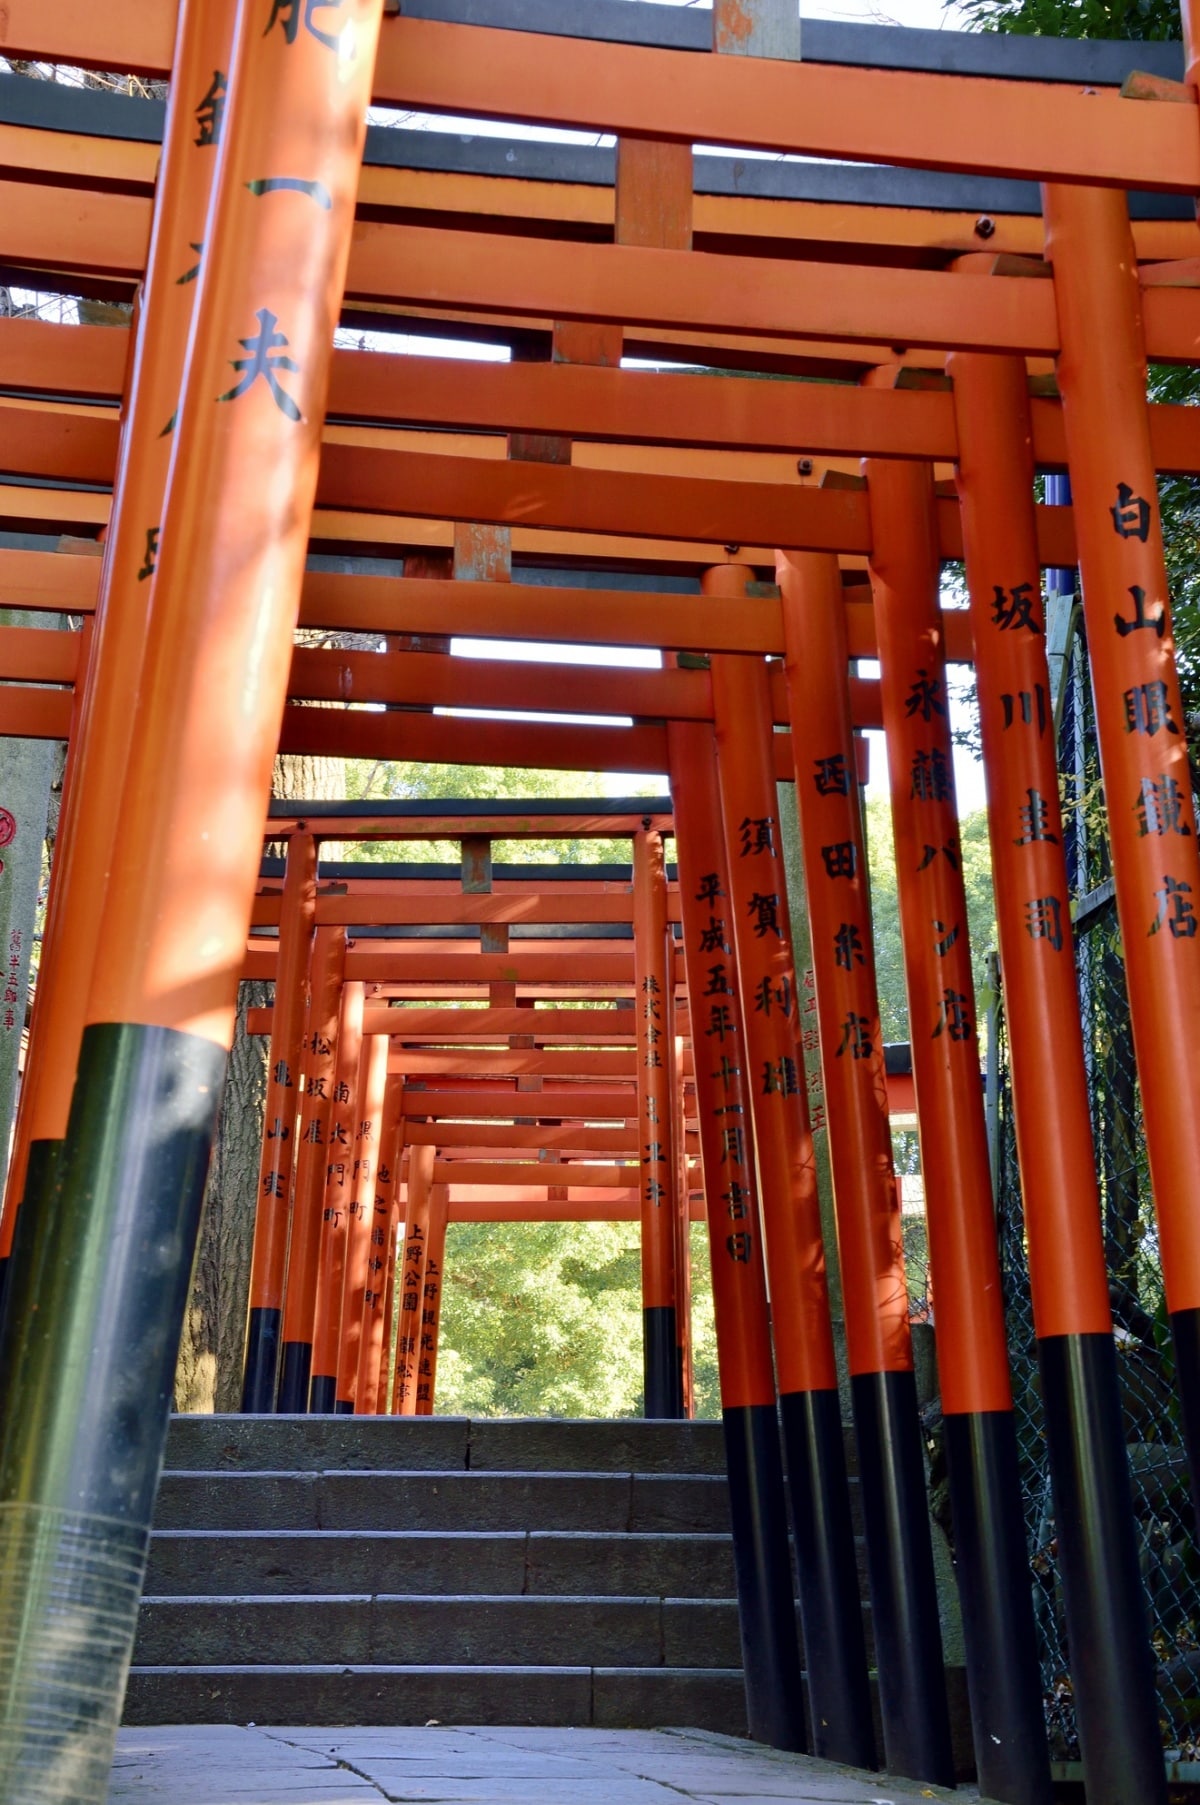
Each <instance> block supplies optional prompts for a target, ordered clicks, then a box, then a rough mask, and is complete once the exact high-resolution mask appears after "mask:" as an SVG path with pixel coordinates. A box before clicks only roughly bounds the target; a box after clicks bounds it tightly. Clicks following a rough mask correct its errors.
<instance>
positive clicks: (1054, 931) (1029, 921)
mask: <svg viewBox="0 0 1200 1805" xmlns="http://www.w3.org/2000/svg"><path fill="white" fill-rule="evenodd" d="M1025 932H1026V933H1027V934H1028V935H1029V938H1030V939H1031V940H1045V941H1047V942H1048V943H1049V945H1050V946H1052V947H1053V949H1054V951H1055V952H1056V953H1061V951H1062V944H1063V931H1062V903H1061V901H1060V900H1059V898H1058V897H1057V896H1033V897H1031V898H1030V899H1029V901H1028V902H1027V903H1026V904H1025Z"/></svg>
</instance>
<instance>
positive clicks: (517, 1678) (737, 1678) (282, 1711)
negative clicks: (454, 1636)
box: [125, 1665, 746, 1736]
mask: <svg viewBox="0 0 1200 1805" xmlns="http://www.w3.org/2000/svg"><path fill="white" fill-rule="evenodd" d="M125 1722H126V1723H127V1724H188V1723H240V1724H245V1723H253V1724H295V1723H303V1724H307V1725H310V1726H316V1725H326V1724H364V1725H365V1724H384V1725H393V1726H400V1725H404V1724H428V1723H431V1722H435V1723H439V1724H480V1725H483V1724H509V1725H525V1724H544V1725H562V1724H571V1725H581V1726H582V1725H595V1726H597V1727H604V1728H609V1729H613V1728H625V1729H647V1728H652V1727H654V1726H655V1725H659V1724H689V1725H694V1726H703V1727H704V1728H705V1729H707V1730H714V1731H717V1732H720V1733H724V1734H726V1735H731V1736H744V1735H745V1734H746V1702H745V1693H744V1691H743V1688H742V1675H741V1671H740V1669H738V1668H729V1669H722V1668H700V1669H696V1668H670V1667H659V1668H647V1667H595V1668H592V1667H577V1666H572V1667H553V1666H539V1667H514V1666H491V1667H461V1666H438V1667H420V1666H407V1667H399V1666H385V1667H381V1666H371V1665H350V1666H337V1665H325V1666H321V1667H305V1666H215V1667H199V1666H196V1667H183V1666H149V1667H146V1666H137V1667H134V1668H133V1669H132V1670H131V1672H130V1675H129V1686H128V1690H127V1692H126V1695H125Z"/></svg>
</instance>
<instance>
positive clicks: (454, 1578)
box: [146, 1529, 733, 1598]
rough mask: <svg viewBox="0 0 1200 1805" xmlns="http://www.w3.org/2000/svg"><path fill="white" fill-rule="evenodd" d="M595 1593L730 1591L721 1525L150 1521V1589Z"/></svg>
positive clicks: (182, 1592) (727, 1545)
mask: <svg viewBox="0 0 1200 1805" xmlns="http://www.w3.org/2000/svg"><path fill="white" fill-rule="evenodd" d="M198 1584H203V1586H204V1587H205V1589H206V1590H207V1591H210V1592H223V1593H229V1594H233V1593H240V1594H254V1595H258V1596H263V1595H266V1594H291V1595H293V1596H295V1595H303V1594H308V1593H326V1594H328V1593H361V1592H363V1591H364V1590H366V1589H368V1588H369V1589H371V1590H372V1591H375V1592H392V1593H402V1592H407V1593H413V1592H417V1591H421V1592H425V1593H428V1594H429V1595H431V1596H442V1595H445V1594H448V1593H456V1592H466V1591H468V1590H470V1591H471V1592H474V1593H477V1594H484V1593H495V1594H509V1595H519V1594H522V1593H524V1594H550V1595H555V1594H562V1593H575V1594H582V1593H587V1594H598V1595H613V1594H616V1595H622V1596H625V1597H630V1598H662V1597H678V1598H682V1597H690V1598H728V1597H730V1596H731V1594H732V1592H733V1553H732V1544H731V1542H730V1539H729V1537H728V1536H727V1535H713V1534H692V1535H680V1534H672V1533H662V1534H659V1533H646V1532H643V1531H638V1530H633V1531H629V1530H623V1531H619V1532H616V1533H611V1534H609V1533H602V1534H594V1533H589V1532H588V1531H584V1530H531V1531H526V1530H523V1529H510V1530H497V1531H493V1532H490V1533H488V1532H482V1531H476V1530H408V1529H399V1530H375V1531H373V1532H372V1533H371V1534H370V1535H369V1536H364V1535H363V1533H362V1532H361V1531H360V1530H349V1529H319V1530H304V1529H293V1530H286V1529H285V1530H280V1529H213V1530H180V1529H167V1530H156V1531H155V1533H154V1536H153V1537H152V1539H151V1543H150V1565H149V1571H148V1573H147V1576H146V1591H147V1593H152V1594H156V1595H158V1596H170V1597H185V1596H187V1595H189V1594H192V1593H194V1592H195V1591H196V1589H197V1585H198Z"/></svg>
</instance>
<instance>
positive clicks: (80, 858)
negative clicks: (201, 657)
mask: <svg viewBox="0 0 1200 1805" xmlns="http://www.w3.org/2000/svg"><path fill="white" fill-rule="evenodd" d="M235 12H236V8H235V6H234V4H233V0H224V3H223V4H222V3H219V0H214V3H213V4H211V5H205V6H202V5H200V4H199V3H198V0H192V4H190V5H188V6H183V7H181V8H180V11H179V17H178V23H177V28H176V41H175V54H174V58H173V62H172V67H173V69H174V72H175V79H174V90H173V91H174V92H175V93H177V97H178V98H177V104H176V105H174V106H171V107H169V108H168V114H167V123H166V131H165V135H164V139H163V155H162V163H161V166H160V170H159V176H158V181H157V184H156V189H155V203H154V212H153V217H152V221H151V229H150V244H149V248H148V251H147V255H146V276H145V281H144V282H143V284H142V289H141V293H140V297H139V304H138V307H137V310H136V319H135V322H134V330H133V332H132V334H131V338H130V350H131V360H130V364H129V369H128V374H127V377H126V389H125V396H124V406H123V408H122V431H121V441H120V451H119V454H118V470H117V480H116V486H115V492H114V496H113V505H112V513H111V516H110V519H109V524H108V531H107V536H106V539H105V545H104V561H103V563H102V564H101V567H100V583H99V589H98V593H97V597H96V613H95V625H94V632H93V636H92V639H91V642H90V648H89V649H88V651H87V656H86V660H85V662H84V665H83V677H82V681H81V682H80V683H79V685H78V691H79V693H78V695H77V697H76V704H75V713H74V718H73V720H72V723H71V736H70V739H69V741H68V745H67V764H66V773H65V778H64V783H63V801H62V812H61V817H60V821H59V831H58V838H57V841H56V844H55V849H54V859H53V863H52V866H51V871H50V888H49V895H48V898H47V904H46V923H45V932H44V935H43V938H42V951H41V965H40V969H39V978H38V986H37V995H36V1000H35V1003H34V1010H33V1022H32V1028H31V1034H30V1042H29V1048H28V1054H27V1058H26V1064H25V1076H24V1080H23V1082H22V1085H21V1096H20V1103H19V1106H18V1111H17V1122H16V1132H15V1135H14V1138H13V1150H12V1163H11V1165H10V1168H9V1173H8V1182H7V1186H6V1187H5V1190H4V1208H3V1215H2V1216H0V1298H2V1297H3V1286H4V1275H5V1269H6V1267H7V1264H8V1260H9V1256H10V1254H11V1251H12V1244H13V1235H14V1232H15V1228H16V1220H17V1215H18V1212H19V1209H20V1206H21V1203H22V1201H23V1199H24V1198H25V1197H29V1199H30V1200H31V1201H33V1202H34V1207H35V1209H37V1208H39V1207H40V1199H42V1198H43V1197H45V1196H48V1195H49V1191H50V1188H51V1187H52V1186H53V1183H54V1175H55V1172H54V1169H55V1162H56V1160H57V1155H58V1149H59V1146H60V1145H61V1143H62V1140H63V1137H64V1135H65V1134H66V1132H67V1116H68V1114H69V1112H70V1107H71V1086H72V1084H73V1082H74V1078H75V1066H76V1063H77V1061H78V1058H79V1042H80V1039H81V1038H82V1035H83V1024H84V1015H85V1011H86V1008H87V997H88V989H89V986H90V984H91V981H92V972H93V970H94V968H95V963H96V949H97V947H98V945H99V936H100V916H101V908H100V903H101V899H102V896H103V891H104V885H105V882H106V880H107V874H108V871H109V867H110V865H111V862H112V859H113V856H114V847H115V843H116V838H117V828H118V823H119V819H120V807H121V785H122V783H123V781H124V777H125V765H126V761H127V758H128V754H129V744H130V739H131V737H132V734H133V731H134V723H135V719H136V714H137V709H136V698H137V687H138V680H139V677H140V674H141V668H142V658H143V654H144V652H145V648H146V639H147V623H148V621H149V618H150V604H151V599H152V597H153V593H154V584H153V576H154V566H155V550H156V547H157V543H158V527H157V526H154V527H148V526H147V522H148V521H160V520H161V519H162V508H163V495H164V492H165V490H166V483H167V470H168V467H169V464H170V459H171V449H172V438H171V434H170V433H165V432H164V430H163V429H164V427H165V425H166V423H167V422H168V421H170V420H172V419H173V418H174V416H175V413H176V410H177V409H178V407H179V394H180V388H181V386H182V383H183V373H184V361H185V356H186V351H187V342H188V328H189V326H190V324H191V318H192V306H193V303H194V300H195V294H196V288H195V284H194V283H190V282H183V283H181V282H180V280H179V277H180V274H181V272H183V271H185V270H187V269H188V268H189V266H190V265H191V264H192V263H194V261H195V253H194V249H193V246H194V245H195V243H196V242H197V241H198V240H200V239H202V238H203V236H204V221H205V218H206V215H207V213H208V203H209V197H210V195H211V192H212V185H213V175H214V171H215V166H216V158H217V147H218V145H219V143H220V138H221V127H222V121H223V116H224V99H223V92H224V88H225V76H224V74H223V73H222V72H223V71H227V70H228V68H229V53H230V49H231V46H232V40H233V24H234V15H235ZM208 92H211V94H212V100H211V103H210V104H206V95H207V93H208ZM205 121H207V123H205ZM151 328H152V329H151Z"/></svg>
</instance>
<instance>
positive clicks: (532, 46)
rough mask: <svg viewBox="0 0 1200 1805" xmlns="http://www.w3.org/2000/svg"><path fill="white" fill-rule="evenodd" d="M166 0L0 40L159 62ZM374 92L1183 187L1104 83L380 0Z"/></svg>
mask: <svg viewBox="0 0 1200 1805" xmlns="http://www.w3.org/2000/svg"><path fill="white" fill-rule="evenodd" d="M173 24H174V10H173V8H172V6H171V5H170V0H112V3H111V4H110V5H108V6H106V7H105V8H103V9H102V10H98V9H97V8H96V7H95V6H94V5H92V4H90V3H89V0H55V4H54V6H53V7H47V6H46V4H45V0H7V4H6V6H5V17H4V29H3V36H2V37H0V50H3V52H4V54H5V55H7V56H17V57H29V58H32V59H35V60H47V61H53V62H63V63H68V64H75V65H83V66H85V67H90V68H108V69H116V70H120V71H134V72H136V73H138V74H148V75H158V76H162V75H165V74H167V73H168V72H169V69H170V62H171V33H172V27H173ZM374 98H375V100H376V102H377V103H381V104H388V105H394V106H401V107H405V108H421V109H428V110H430V111H433V112H448V113H456V114H467V115H474V116H479V117H487V116H492V117H503V118H506V119H522V120H527V121H531V122H540V123H560V124H566V125H573V126H578V127H582V128H583V129H585V130H586V129H593V130H605V131H621V130H625V131H637V130H638V129H639V127H640V128H641V129H642V130H644V129H645V122H646V121H647V120H653V122H654V129H655V132H656V134H658V135H659V136H661V137H664V138H678V139H681V140H684V141H686V142H688V143H691V142H694V141H697V140H699V141H701V142H705V143H717V144H738V145H743V144H744V145H754V146H758V147H761V148H764V149H775V150H785V151H797V152H804V153H807V154H809V155H813V156H827V157H847V158H855V157H858V158H862V159H865V160H867V161H870V162H880V163H898V164H902V165H903V164H907V165H910V166H913V167H925V168H945V169H973V170H979V171H981V172H982V171H991V172H993V173H997V174H1009V175H1026V176H1032V177H1034V178H1037V177H1038V176H1039V175H1041V174H1043V173H1048V174H1052V175H1054V176H1057V177H1060V178H1062V179H1065V180H1075V181H1092V182H1098V183H1113V184H1115V185H1117V186H1121V187H1133V186H1137V187H1145V188H1163V187H1169V188H1172V189H1175V190H1177V191H1179V192H1192V191H1194V190H1196V189H1200V143H1197V141H1196V137H1195V133H1194V132H1192V131H1190V129H1189V126H1190V124H1192V123H1194V122H1193V121H1189V120H1188V118H1187V109H1186V108H1182V107H1172V106H1165V107H1164V106H1152V105H1146V104H1138V103H1135V102H1127V101H1122V100H1120V99H1119V98H1118V97H1117V94H1116V91H1115V90H1113V89H1108V90H1105V89H1101V90H1100V91H1099V92H1093V91H1091V90H1084V91H1082V92H1080V91H1077V90H1073V89H1071V88H1068V87H1065V86H1062V85H1057V84H1056V85H1052V86H1049V85H1042V84H1039V83H1036V82H1023V81H1021V82H1005V81H999V80H988V79H983V78H980V77H973V76H953V75H929V74H913V73H908V72H893V71H890V70H878V69H856V68H850V67H829V66H815V65H814V66H809V65H806V64H803V63H775V62H764V61H762V60H761V59H758V58H753V59H751V58H741V57H704V56H696V55H692V54H689V53H685V52H679V51H671V50H659V49H653V48H642V47H636V46H629V45H623V44H602V43H593V42H589V41H586V40H584V41H576V40H571V39H564V38H555V37H547V36H540V35H533V34H530V33H526V32H519V31H501V30H488V29H484V28H481V27H479V26H462V25H445V24H440V23H436V22H430V21H427V20H420V19H411V18H409V19H405V18H400V17H389V18H388V19H387V20H386V21H385V23H384V27H383V32H382V35H381V39H380V50H379V59H378V62H377V65H376V71H375V82H374Z"/></svg>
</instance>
